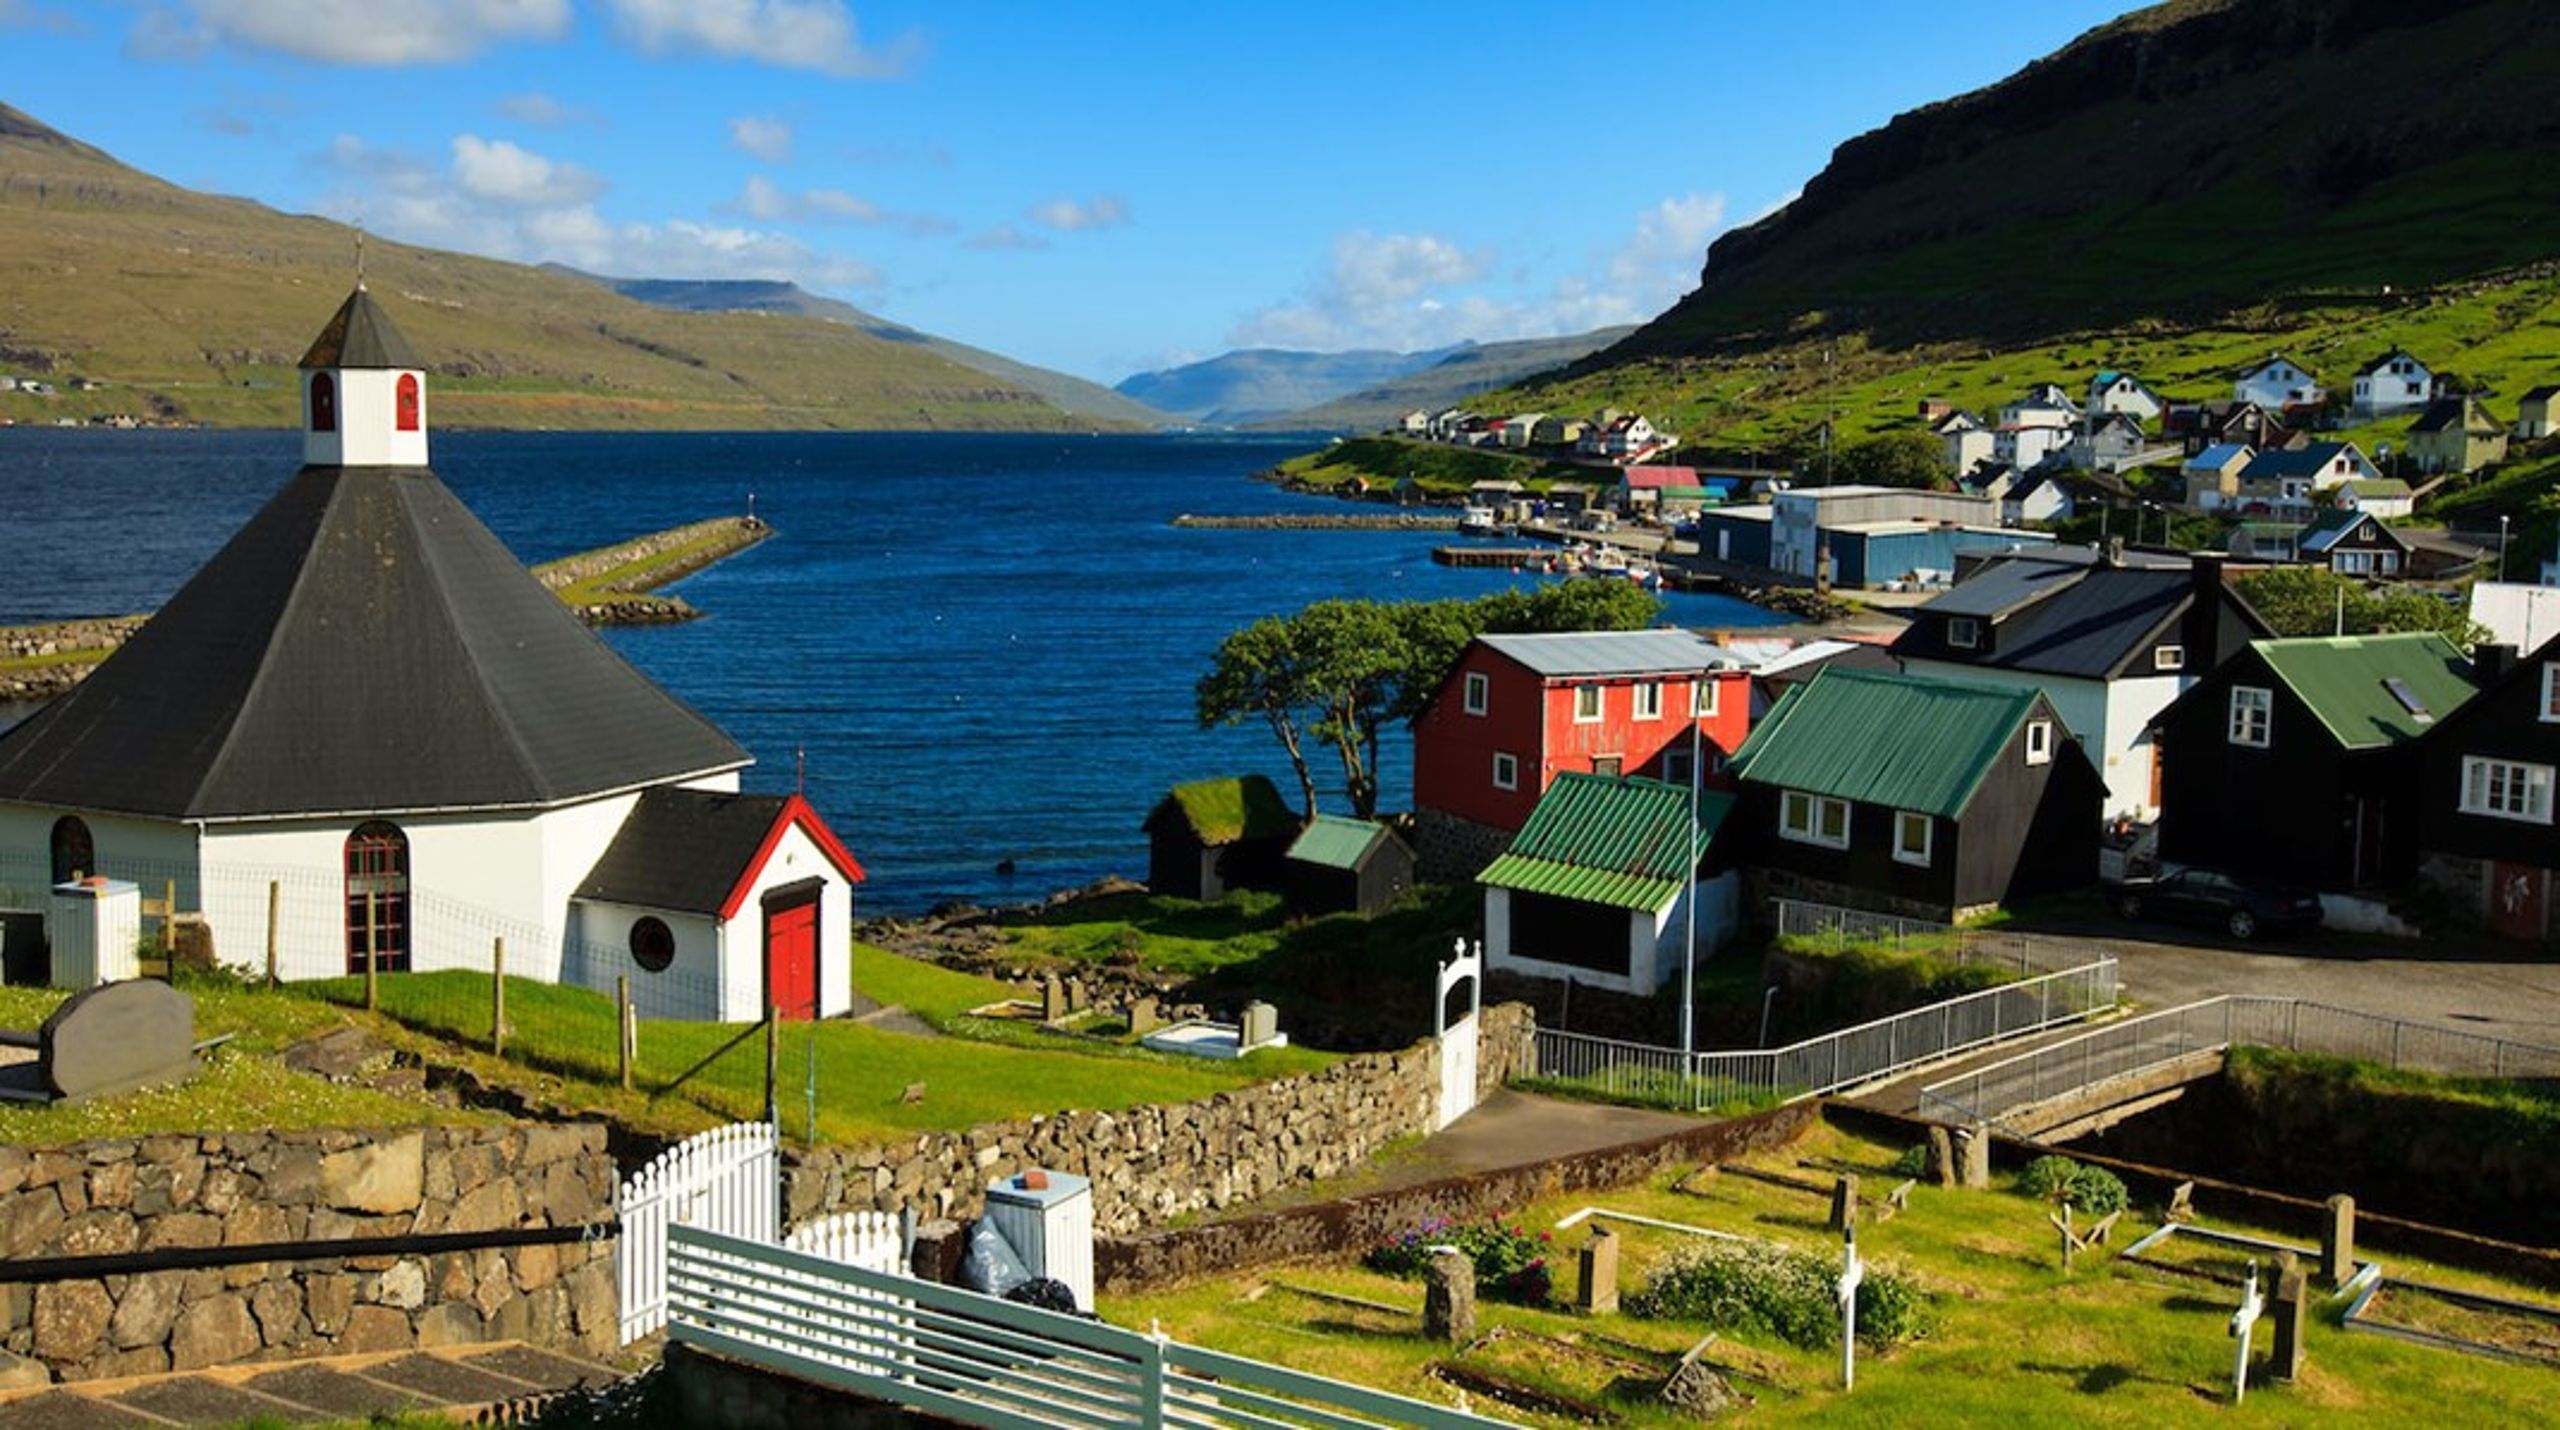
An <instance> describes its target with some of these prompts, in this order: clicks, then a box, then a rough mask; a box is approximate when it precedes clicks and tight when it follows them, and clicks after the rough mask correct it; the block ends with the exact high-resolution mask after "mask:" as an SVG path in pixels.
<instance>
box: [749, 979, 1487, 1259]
mask: <svg viewBox="0 0 2560 1430" xmlns="http://www.w3.org/2000/svg"><path fill="white" fill-rule="evenodd" d="M1536 1032H1537V1028H1536V1024H1535V1022H1534V1020H1533V1019H1532V1017H1531V1015H1530V1013H1529V1010H1528V1009H1527V1008H1525V1007H1523V1006H1521V1005H1519V1004H1516V1003H1506V1004H1501V1005H1498V1006H1496V1007H1491V1008H1487V1009H1485V1010H1484V1014H1483V1018H1482V1021H1481V1023H1480V1024H1479V1039H1480V1041H1479V1045H1478V1051H1477V1085H1478V1088H1479V1090H1480V1091H1481V1092H1490V1091H1491V1090H1493V1089H1495V1088H1498V1087H1500V1086H1501V1085H1502V1084H1503V1083H1504V1082H1505V1081H1506V1080H1508V1079H1509V1078H1511V1077H1513V1076H1516V1075H1520V1074H1524V1073H1526V1072H1528V1071H1530V1070H1531V1068H1532V1067H1533V1058H1534V1045H1535V1041H1536ZM1439 1097H1440V1055H1439V1049H1438V1047H1437V1046H1436V1045H1435V1044H1434V1043H1433V1042H1432V1041H1431V1040H1429V1039H1425V1040H1423V1041H1422V1042H1419V1043H1416V1044H1414V1045H1413V1046H1411V1047H1408V1048H1404V1049H1401V1050H1399V1051H1396V1052H1391V1053H1363V1054H1360V1055H1358V1056H1356V1057H1350V1058H1345V1059H1343V1060H1342V1061H1341V1062H1339V1063H1336V1064H1334V1065H1333V1066H1331V1067H1329V1068H1326V1069H1325V1070H1323V1071H1322V1072H1316V1073H1308V1074H1305V1075H1302V1076H1299V1077H1292V1078H1282V1079H1278V1080H1276V1081H1272V1082H1267V1083H1261V1084H1258V1085H1256V1086H1253V1087H1248V1088H1242V1089H1239V1090H1237V1091H1234V1092H1226V1093H1220V1094H1218V1095H1217V1096H1215V1097H1212V1098H1209V1099H1207V1100H1205V1101H1202V1102H1193V1103H1175V1104H1169V1105H1166V1104H1150V1105H1146V1106H1141V1107H1131V1108H1124V1109H1122V1110H1121V1111H1118V1112H1063V1113H1059V1114H1057V1115H1055V1116H1050V1117H1035V1118H1031V1119H1028V1120H1026V1121H1020V1122H993V1123H985V1124H981V1125H979V1126H977V1127H973V1128H970V1129H969V1130H968V1131H966V1132H954V1133H931V1134H927V1135H923V1136H919V1137H916V1138H913V1139H911V1140H908V1141H902V1142H898V1143H895V1144H889V1145H882V1146H872V1147H863V1148H819V1149H817V1150H816V1151H815V1152H811V1153H803V1154H801V1155H800V1156H798V1157H797V1158H796V1159H794V1160H792V1161H791V1162H790V1164H789V1165H788V1167H787V1168H786V1170H785V1174H784V1175H785V1180H786V1183H787V1186H788V1196H789V1201H788V1211H789V1213H790V1217H791V1220H792V1221H793V1222H795V1223H796V1222H799V1221H802V1220H805V1219H807V1218H810V1217H814V1216H823V1215H825V1214H827V1213H830V1212H837V1211H845V1210H877V1211H896V1210H900V1209H902V1208H908V1207H912V1208H914V1209H915V1212H916V1214H917V1215H918V1216H919V1217H926V1218H933V1217H974V1216H976V1215H977V1214H978V1212H979V1210H980V1207H981V1205H982V1203H983V1201H984V1197H985V1193H986V1188H987V1184H988V1183H990V1182H992V1181H994V1180H996V1179H997V1178H999V1177H1004V1176H1009V1175H1011V1174H1013V1173H1015V1172H1018V1171H1022V1170H1024V1169H1026V1168H1030V1167H1043V1168H1046V1169H1048V1170H1050V1171H1056V1172H1071V1173H1074V1174H1075V1175H1077V1176H1081V1177H1089V1178H1091V1179H1092V1180H1093V1196H1094V1229H1095V1230H1096V1231H1097V1232H1100V1233H1101V1234H1103V1235H1106V1236H1115V1235H1128V1234H1131V1233H1135V1232H1139V1231H1143V1230H1146V1229H1148V1228H1151V1227H1155V1226H1160V1225H1162V1224H1163V1223H1164V1222H1165V1221H1166V1220H1167V1219H1168V1218H1171V1217H1176V1216H1180V1215H1183V1214H1184V1213H1188V1212H1198V1211H1214V1210H1216V1209H1218V1208H1221V1207H1227V1206H1232V1205H1234V1204H1236V1203H1238V1202H1243V1201H1250V1200H1252V1199H1253V1198H1256V1197H1260V1196H1264V1195H1267V1194H1269V1193H1271V1192H1274V1191H1277V1190H1279V1189H1280V1188H1283V1187H1286V1186H1290V1185H1293V1184H1295V1183H1299V1182H1304V1181H1307V1180H1310V1179H1312V1178H1317V1177H1329V1176H1334V1175H1336V1174H1338V1173H1341V1172H1344V1171H1347V1170H1349V1169H1350V1168H1352V1167H1353V1166H1356V1165H1358V1164H1359V1162H1360V1161H1361V1160H1362V1159H1364V1158H1366V1157H1368V1156H1369V1155H1370V1154H1371V1153H1373V1152H1375V1151H1377V1150H1378V1148H1379V1147H1380V1146H1381V1145H1383V1144H1385V1143H1387V1142H1389V1141H1392V1140H1393V1139H1395V1138H1398V1137H1403V1136H1407V1135H1410V1134H1414V1133H1419V1132H1426V1131H1428V1130H1430V1127H1431V1122H1432V1119H1433V1115H1434V1113H1435V1112H1436V1110H1437V1108H1438V1106H1439Z"/></svg>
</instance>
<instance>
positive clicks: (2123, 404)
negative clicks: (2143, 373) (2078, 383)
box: [2089, 368, 2169, 422]
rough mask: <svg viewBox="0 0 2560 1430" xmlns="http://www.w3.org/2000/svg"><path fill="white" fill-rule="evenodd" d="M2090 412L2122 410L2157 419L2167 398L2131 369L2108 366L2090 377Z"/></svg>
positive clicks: (2142, 418)
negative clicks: (2116, 368) (2135, 374)
mask: <svg viewBox="0 0 2560 1430" xmlns="http://www.w3.org/2000/svg"><path fill="white" fill-rule="evenodd" d="M2089 410H2090V411H2091V412H2121V413H2123V414H2124V415H2126V416H2128V417H2131V418H2133V419H2135V420H2136V421H2140V422H2157V421H2159V420H2160V414H2161V413H2163V412H2166V411H2168V410H2169V404H2168V402H2167V401H2166V400H2165V399H2163V398H2162V397H2161V396H2160V394H2159V393H2156V392H2153V391H2152V390H2151V386H2150V384H2148V383H2146V382H2144V381H2143V380H2142V379H2141V378H2138V377H2136V376H2134V375H2133V374H2132V373H2129V372H2118V371H2116V370H2115V369H2113V368H2108V369H2106V370H2105V371H2103V372H2100V373H2099V374H2098V375H2097V376H2096V377H2093V378H2091V379H2090V380H2089Z"/></svg>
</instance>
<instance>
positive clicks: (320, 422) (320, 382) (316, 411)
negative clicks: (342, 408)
mask: <svg viewBox="0 0 2560 1430" xmlns="http://www.w3.org/2000/svg"><path fill="white" fill-rule="evenodd" d="M311 430H312V431H314V432H335V431H337V430H338V384H337V383H336V382H335V381H333V380H331V378H330V376H329V374H327V373H325V372H315V373H313V374H312V375H311Z"/></svg>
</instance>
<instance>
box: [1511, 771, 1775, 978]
mask: <svg viewBox="0 0 2560 1430" xmlns="http://www.w3.org/2000/svg"><path fill="white" fill-rule="evenodd" d="M1693 801H1694V803H1693ZM1732 804H1733V796H1731V795H1730V794H1726V793H1724V792H1722V791H1717V790H1707V791H1703V792H1693V791H1691V790H1690V789H1689V788H1687V787H1686V786H1682V785H1672V784H1665V783H1663V782H1662V781H1660V780H1648V779H1626V778H1620V777H1617V776H1613V775H1598V774H1585V773H1579V772H1571V771H1568V772H1566V773H1563V774H1559V775H1557V776H1556V778H1555V782H1554V783H1553V784H1551V785H1549V786H1548V787H1547V792H1546V793H1545V794H1544V795H1542V796H1540V797H1539V799H1538V805H1537V808H1536V809H1534V810H1532V811H1531V812H1530V814H1529V822H1528V823H1527V824H1525V825H1522V826H1521V829H1520V834H1519V837H1517V838H1516V839H1514V840H1512V842H1511V847H1510V849H1509V850H1508V851H1506V852H1505V853H1504V854H1503V855H1502V856H1501V857H1500V858H1498V859H1495V860H1494V861H1493V862H1492V863H1491V864H1488V865H1486V866H1485V869H1484V872H1482V873H1480V874H1478V875H1477V876H1476V882H1477V883H1478V884H1480V885H1482V886H1483V887H1484V891H1485V896H1484V929H1485V939H1484V945H1485V957H1486V959H1487V960H1488V962H1489V966H1490V967H1492V968H1494V969H1497V970H1502V971H1506V972H1511V973H1522V974H1527V975H1529V976H1531V977H1537V978H1562V979H1568V980H1571V981H1573V982H1576V983H1583V984H1588V985H1590V986H1593V987H1598V988H1607V989H1611V990H1613V991H1616V992H1620V993H1633V994H1637V995H1639V996H1641V995H1644V994H1648V993H1651V992H1653V991H1654V990H1655V989H1657V988H1659V987H1661V986H1662V985H1663V983H1664V982H1666V981H1667V980H1668V979H1669V978H1670V977H1671V975H1672V974H1673V973H1674V972H1675V971H1677V970H1678V969H1679V967H1680V963H1681V959H1682V957H1683V956H1684V954H1685V953H1686V952H1687V951H1688V947H1689V943H1688V938H1689V918H1688V902H1687V901H1688V900H1689V898H1690V897H1691V896H1692V894H1693V892H1694V895H1695V898H1696V902H1697V951H1698V952H1699V953H1700V954H1706V953H1711V952H1713V951H1714V950H1715V949H1716V948H1717V947H1720V946H1721V945H1722V944H1723V943H1724V941H1725V940H1726V939H1728V938H1730V937H1731V935H1732V932H1733V927H1734V922H1735V920H1734V910H1735V906H1736V902H1737V898H1736V896H1737V893H1738V888H1739V884H1738V881H1737V880H1736V879H1735V878H1734V877H1733V876H1731V875H1729V874H1728V875H1724V876H1722V877H1720V878H1717V879H1712V880H1699V879H1698V877H1697V874H1698V864H1699V861H1700V860H1701V859H1702V858H1703V857H1704V856H1705V853H1706V848H1707V843H1708V841H1709V840H1710V839H1712V838H1713V837H1714V835H1715V832H1716V829H1717V827H1718V826H1719V825H1720V824H1722V823H1723V821H1724V817H1725V815H1726V813H1727V811H1729V810H1730V809H1731V808H1732ZM1693 810H1694V815H1693V812H1692V811H1693Z"/></svg>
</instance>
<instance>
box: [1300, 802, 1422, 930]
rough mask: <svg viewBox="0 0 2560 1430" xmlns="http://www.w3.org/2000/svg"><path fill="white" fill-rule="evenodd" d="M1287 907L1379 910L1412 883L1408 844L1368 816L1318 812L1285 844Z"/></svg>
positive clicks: (1308, 911)
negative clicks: (1349, 817)
mask: <svg viewBox="0 0 2560 1430" xmlns="http://www.w3.org/2000/svg"><path fill="white" fill-rule="evenodd" d="M1285 877H1286V879H1287V884H1286V887H1285V890H1284V892H1285V893H1286V895H1287V897H1288V902H1289V912H1291V913H1293V914H1299V915H1304V916H1306V917H1310V918H1312V917H1314V916H1316V915H1318V914H1335V913H1346V912H1347V913H1355V914H1358V915H1360V916H1361V917H1363V918H1366V917H1368V916H1370V915H1372V914H1377V913H1381V912H1384V911H1385V910H1386V909H1387V908H1388V907H1390V906H1391V905H1393V904H1394V903H1395V901H1396V900H1397V898H1399V897H1400V896H1402V895H1403V893H1404V891H1405V890H1407V889H1410V888H1412V887H1413V846H1412V845H1410V844H1407V843H1405V842H1404V840H1403V839H1401V838H1400V837H1398V836H1397V834H1396V832H1395V831H1394V830H1392V829H1389V828H1388V827H1386V826H1385V825H1383V824H1380V823H1378V822H1377V821H1376V820H1373V819H1346V818H1344V817H1343V816H1341V815H1338V814H1319V815H1317V816H1316V817H1315V821H1314V822H1313V823H1311V824H1309V825H1308V826H1307V827H1306V828H1305V829H1303V830H1300V831H1299V833H1298V838H1297V840H1296V842H1295V843H1292V844H1291V845H1290V846H1289V866H1288V868H1287V870H1286V871H1285Z"/></svg>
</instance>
